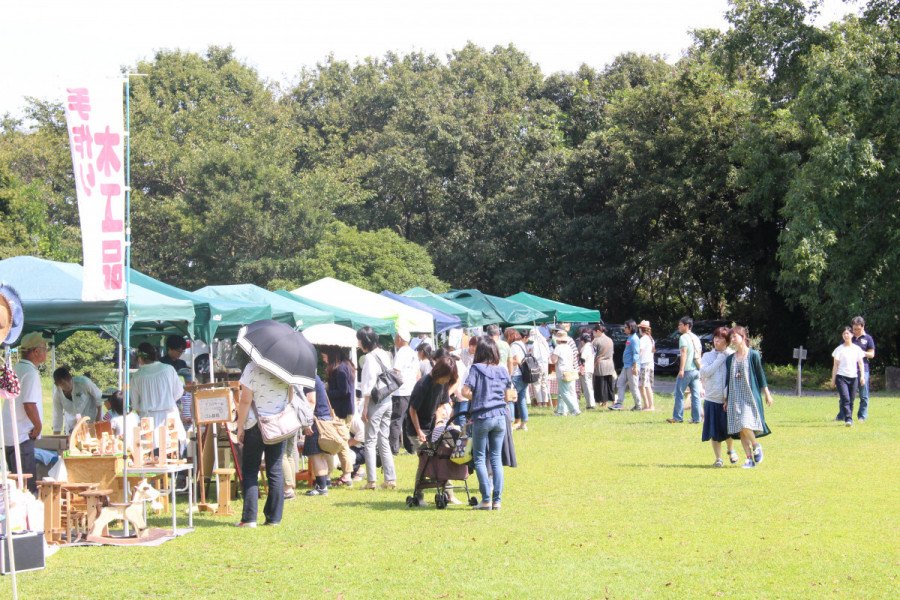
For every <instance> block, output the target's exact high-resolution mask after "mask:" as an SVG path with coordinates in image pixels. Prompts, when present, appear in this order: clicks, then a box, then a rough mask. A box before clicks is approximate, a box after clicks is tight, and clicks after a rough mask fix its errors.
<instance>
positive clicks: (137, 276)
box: [131, 269, 272, 344]
mask: <svg viewBox="0 0 900 600" xmlns="http://www.w3.org/2000/svg"><path fill="white" fill-rule="evenodd" d="M131 282H132V283H133V284H135V283H136V284H137V285H139V286H141V287H144V288H147V289H148V290H152V291H154V292H157V293H159V294H163V295H165V296H168V297H170V298H178V299H181V300H189V301H191V302H192V303H193V305H194V312H195V313H196V319H195V321H194V333H195V334H196V336H197V337H198V338H199V339H201V340H203V341H204V342H206V343H207V344H209V343H210V341H211V340H213V339H214V338H215V337H217V334H218V335H219V336H220V337H222V338H231V337H236V336H237V331H238V329H240V328H241V327H242V326H243V325H247V324H249V323H253V322H254V321H259V320H260V319H271V318H272V308H271V306H270V305H268V304H265V303H259V304H256V303H250V302H236V301H233V300H224V299H221V298H210V297H208V296H202V295H200V294H195V293H194V292H189V291H187V290H183V289H181V288H177V287H175V286H174V285H169V284H168V283H163V282H162V281H159V280H158V279H154V278H152V277H150V276H149V275H145V274H143V273H140V272H138V271H135V270H134V269H132V270H131Z"/></svg>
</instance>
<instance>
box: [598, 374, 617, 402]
mask: <svg viewBox="0 0 900 600" xmlns="http://www.w3.org/2000/svg"><path fill="white" fill-rule="evenodd" d="M615 384H616V382H615V376H614V375H594V401H595V402H599V403H600V404H612V403H614V402H615V401H616V385H615Z"/></svg>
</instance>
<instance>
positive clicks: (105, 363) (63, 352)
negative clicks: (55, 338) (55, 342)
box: [48, 331, 119, 390]
mask: <svg viewBox="0 0 900 600" xmlns="http://www.w3.org/2000/svg"><path fill="white" fill-rule="evenodd" d="M115 346H116V343H115V342H114V341H113V340H111V339H108V338H102V337H100V334H98V333H97V332H95V331H76V332H75V333H74V334H72V335H71V336H69V337H68V338H66V340H65V341H63V342H62V343H61V344H60V345H59V346H58V347H57V348H56V365H57V366H58V367H62V366H66V367H69V369H70V370H71V371H72V375H84V376H85V377H88V378H89V379H90V380H91V381H93V382H94V383H96V384H97V387H99V388H100V389H101V390H104V389H106V388H109V387H118V381H119V380H118V372H117V370H116V367H117V365H116V364H115V363H114V362H113V360H112V357H113V352H114V350H115ZM48 367H49V363H48Z"/></svg>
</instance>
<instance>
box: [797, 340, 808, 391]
mask: <svg viewBox="0 0 900 600" xmlns="http://www.w3.org/2000/svg"><path fill="white" fill-rule="evenodd" d="M794 358H796V359H797V395H798V396H802V395H803V361H804V360H806V348H804V347H803V346H800V347H799V348H794Z"/></svg>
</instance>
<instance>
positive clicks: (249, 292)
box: [194, 283, 334, 330]
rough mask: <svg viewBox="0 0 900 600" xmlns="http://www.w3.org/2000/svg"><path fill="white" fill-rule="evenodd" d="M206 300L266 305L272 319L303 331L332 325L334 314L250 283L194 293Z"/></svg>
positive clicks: (209, 288) (210, 286) (214, 287)
mask: <svg viewBox="0 0 900 600" xmlns="http://www.w3.org/2000/svg"><path fill="white" fill-rule="evenodd" d="M194 293H195V294H199V295H200V296H204V297H206V298H218V299H222V300H234V301H238V302H250V303H254V304H268V305H269V306H271V307H272V317H271V318H272V319H274V320H275V321H281V322H282V323H287V324H288V325H290V326H291V327H295V328H297V329H300V330H302V329H305V328H306V327H309V326H310V325H322V324H324V323H334V314H333V313H331V312H327V311H324V310H319V309H316V308H313V307H311V306H309V305H307V304H303V303H302V302H298V301H297V300H291V299H290V298H285V297H284V296H282V295H280V294H276V293H275V292H270V291H269V290H266V289H263V288H261V287H259V286H258V285H253V284H252V283H243V284H236V285H209V286H206V287H204V288H200V289H199V290H195V291H194Z"/></svg>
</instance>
